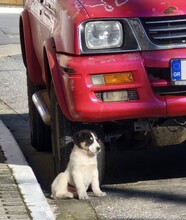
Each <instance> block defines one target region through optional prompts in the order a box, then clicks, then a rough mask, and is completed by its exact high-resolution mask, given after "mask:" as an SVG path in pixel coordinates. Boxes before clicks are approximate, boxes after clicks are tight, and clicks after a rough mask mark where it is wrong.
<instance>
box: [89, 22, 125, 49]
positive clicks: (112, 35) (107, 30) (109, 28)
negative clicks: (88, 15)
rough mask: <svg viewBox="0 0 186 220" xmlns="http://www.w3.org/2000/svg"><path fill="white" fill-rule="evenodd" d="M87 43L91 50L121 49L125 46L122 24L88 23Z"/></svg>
mask: <svg viewBox="0 0 186 220" xmlns="http://www.w3.org/2000/svg"><path fill="white" fill-rule="evenodd" d="M85 43H86V46H87V48H89V49H104V48H118V47H121V45H122V44H123V30H122V25H121V23H120V22H118V21H92V22H88V23H86V25H85Z"/></svg>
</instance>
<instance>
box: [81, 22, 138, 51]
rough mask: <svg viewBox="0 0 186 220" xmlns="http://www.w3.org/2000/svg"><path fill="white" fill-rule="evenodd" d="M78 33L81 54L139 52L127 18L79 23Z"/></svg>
mask: <svg viewBox="0 0 186 220" xmlns="http://www.w3.org/2000/svg"><path fill="white" fill-rule="evenodd" d="M78 31H79V46H80V52H81V53H82V54H103V53H123V52H131V51H140V46H139V45H138V42H137V39H136V36H135V33H134V31H133V29H132V26H131V25H130V22H129V21H128V19H127V18H123V19H121V18H120V19H117V20H116V19H109V20H106V19H102V20H87V21H84V22H82V23H81V25H80V26H79V28H78Z"/></svg>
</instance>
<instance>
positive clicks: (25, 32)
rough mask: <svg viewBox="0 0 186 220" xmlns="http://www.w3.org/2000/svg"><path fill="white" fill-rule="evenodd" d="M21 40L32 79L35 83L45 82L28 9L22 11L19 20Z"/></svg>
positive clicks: (26, 64) (24, 60) (24, 59)
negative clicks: (35, 47)
mask: <svg viewBox="0 0 186 220" xmlns="http://www.w3.org/2000/svg"><path fill="white" fill-rule="evenodd" d="M19 29H20V42H21V50H22V56H23V62H24V64H25V67H26V68H27V70H28V71H27V72H28V76H29V78H30V80H31V81H32V82H33V83H35V84H40V85H41V84H43V80H42V74H41V67H40V65H39V62H38V59H37V56H36V53H35V50H34V46H33V39H32V33H31V27H30V21H29V14H28V11H27V10H26V9H25V10H23V11H22V13H21V15H20V20H19Z"/></svg>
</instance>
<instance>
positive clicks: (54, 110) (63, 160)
mask: <svg viewBox="0 0 186 220" xmlns="http://www.w3.org/2000/svg"><path fill="white" fill-rule="evenodd" d="M50 98H51V118H52V122H51V134H52V149H53V157H54V168H55V174H56V175H57V174H59V173H60V172H63V171H64V170H65V169H66V167H67V164H68V162H69V157H70V153H71V150H72V148H73V142H72V136H73V134H74V133H76V132H78V131H80V130H84V129H89V130H92V131H94V132H95V133H97V134H98V135H99V137H100V135H101V134H103V128H102V126H101V125H100V124H92V123H80V122H72V121H70V120H69V119H67V118H66V117H65V115H64V114H63V113H62V111H61V109H60V107H59V104H58V101H57V98H56V95H55V91H54V87H53V85H51V93H50ZM101 147H102V151H101V153H99V154H98V170H99V178H100V181H102V180H103V177H104V169H105V147H104V144H102V146H101Z"/></svg>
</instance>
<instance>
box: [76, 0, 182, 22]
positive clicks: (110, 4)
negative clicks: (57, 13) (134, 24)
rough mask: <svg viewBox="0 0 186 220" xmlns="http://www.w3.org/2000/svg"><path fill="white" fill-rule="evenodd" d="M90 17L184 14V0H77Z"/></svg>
mask: <svg viewBox="0 0 186 220" xmlns="http://www.w3.org/2000/svg"><path fill="white" fill-rule="evenodd" d="M78 1H79V3H81V5H82V6H83V7H84V8H85V10H86V11H87V13H88V15H89V17H90V18H98V17H152V16H174V15H184V14H186V3H185V1H184V0H176V1H175V0H78Z"/></svg>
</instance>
